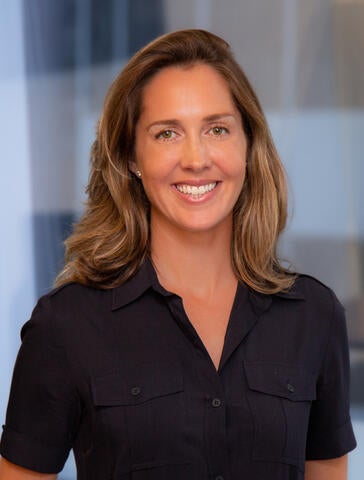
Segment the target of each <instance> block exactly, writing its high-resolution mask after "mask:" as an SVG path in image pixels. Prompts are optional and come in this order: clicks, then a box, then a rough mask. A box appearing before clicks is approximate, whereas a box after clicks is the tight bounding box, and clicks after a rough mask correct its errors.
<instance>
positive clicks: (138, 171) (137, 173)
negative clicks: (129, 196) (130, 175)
mask: <svg viewBox="0 0 364 480" xmlns="http://www.w3.org/2000/svg"><path fill="white" fill-rule="evenodd" d="M135 173H136V176H137V177H138V178H141V176H142V172H141V171H140V170H137V171H136V172H135Z"/></svg>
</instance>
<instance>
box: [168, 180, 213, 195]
mask: <svg viewBox="0 0 364 480" xmlns="http://www.w3.org/2000/svg"><path fill="white" fill-rule="evenodd" d="M216 183H217V182H214V183H208V184H207V185H200V186H199V187H196V186H195V185H186V184H180V185H176V188H177V190H178V191H179V192H181V193H185V194H187V195H191V196H192V197H195V198H196V197H197V198H198V197H199V196H201V195H204V194H205V193H207V192H211V190H213V189H214V188H215V187H216Z"/></svg>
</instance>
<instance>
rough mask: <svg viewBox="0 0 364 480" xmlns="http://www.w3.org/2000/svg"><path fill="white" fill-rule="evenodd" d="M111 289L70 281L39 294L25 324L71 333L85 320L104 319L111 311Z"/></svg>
mask: <svg viewBox="0 0 364 480" xmlns="http://www.w3.org/2000/svg"><path fill="white" fill-rule="evenodd" d="M111 306H112V289H111V290H110V289H108V290H105V289H100V288H95V287H90V286H87V285H82V284H80V283H75V282H69V283H65V284H63V285H61V286H59V287H57V288H54V289H52V290H50V291H49V292H48V293H46V294H45V295H42V296H41V297H40V298H39V299H38V301H37V303H36V305H35V307H34V309H33V311H32V314H31V317H30V320H29V321H28V322H27V323H26V324H25V325H24V327H25V328H24V330H26V329H27V328H29V326H38V328H42V327H43V328H46V329H49V328H52V329H54V330H56V331H57V332H59V331H60V330H64V331H68V330H69V331H72V330H74V329H77V326H79V327H81V324H82V323H83V322H85V321H86V320H90V319H92V320H93V319H98V318H105V314H106V312H108V311H111Z"/></svg>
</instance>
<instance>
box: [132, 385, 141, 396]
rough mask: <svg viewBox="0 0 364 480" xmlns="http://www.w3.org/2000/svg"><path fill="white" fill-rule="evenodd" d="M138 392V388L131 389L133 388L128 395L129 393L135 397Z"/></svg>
mask: <svg viewBox="0 0 364 480" xmlns="http://www.w3.org/2000/svg"><path fill="white" fill-rule="evenodd" d="M140 392H141V390H140V387H133V388H132V389H131V390H130V393H131V394H132V395H133V396H134V397H136V396H137V395H140Z"/></svg>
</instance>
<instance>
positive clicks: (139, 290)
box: [111, 257, 305, 314]
mask: <svg viewBox="0 0 364 480" xmlns="http://www.w3.org/2000/svg"><path fill="white" fill-rule="evenodd" d="M150 288H153V289H154V290H156V291H157V292H159V293H160V294H162V295H163V296H170V295H173V294H172V293H170V292H168V291H167V290H165V289H164V288H163V287H162V286H161V285H160V283H159V281H158V277H157V274H156V272H155V269H154V267H153V264H152V262H151V260H150V258H149V257H147V259H146V260H145V262H144V263H143V264H142V266H141V267H140V269H139V270H138V271H137V273H136V274H135V275H134V276H133V277H131V278H130V279H129V280H127V281H126V282H125V283H123V284H122V285H119V286H118V287H115V288H114V289H113V291H112V306H111V309H112V310H117V309H118V308H121V307H123V306H125V305H127V304H129V303H131V302H133V301H134V300H136V299H137V298H139V297H141V296H142V295H143V294H144V293H145V292H146V291H147V290H149V289H150ZM274 297H279V298H284V299H287V300H304V299H305V296H304V292H303V288H302V285H301V282H300V281H299V278H298V280H296V282H295V283H294V285H293V286H292V287H291V289H290V290H288V291H287V292H278V293H275V294H272V295H266V294H263V293H259V292H256V291H254V290H251V289H249V299H250V302H251V304H252V306H253V309H254V310H255V311H256V313H258V314H262V313H263V312H264V311H265V310H267V309H268V308H269V307H270V305H271V303H272V299H273V298H274Z"/></svg>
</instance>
